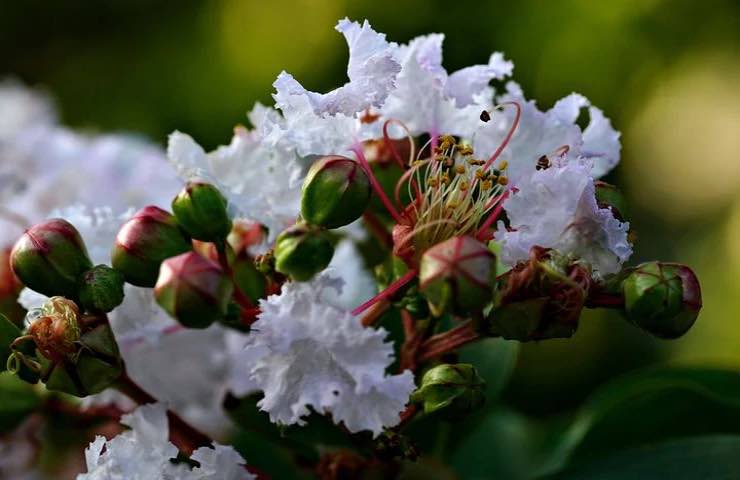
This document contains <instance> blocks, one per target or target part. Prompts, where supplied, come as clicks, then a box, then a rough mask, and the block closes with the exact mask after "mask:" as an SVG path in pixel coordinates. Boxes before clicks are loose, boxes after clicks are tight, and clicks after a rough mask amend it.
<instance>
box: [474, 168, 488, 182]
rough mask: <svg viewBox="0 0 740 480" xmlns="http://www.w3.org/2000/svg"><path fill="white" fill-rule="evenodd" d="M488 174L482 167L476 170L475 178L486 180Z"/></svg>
mask: <svg viewBox="0 0 740 480" xmlns="http://www.w3.org/2000/svg"><path fill="white" fill-rule="evenodd" d="M486 176H487V175H486V172H484V171H483V170H482V169H480V170H476V171H475V178H477V179H478V180H484V179H485V178H486Z"/></svg>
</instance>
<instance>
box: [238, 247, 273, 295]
mask: <svg viewBox="0 0 740 480" xmlns="http://www.w3.org/2000/svg"><path fill="white" fill-rule="evenodd" d="M231 269H232V271H233V277H234V284H235V287H236V288H238V289H239V292H241V293H242V294H244V295H245V296H246V297H247V298H248V299H249V301H250V302H252V303H253V304H255V305H256V304H257V302H258V301H259V299H261V298H264V297H265V292H266V288H267V278H266V277H265V275H264V274H263V273H262V272H260V271H259V270H258V269H257V267H256V266H255V264H254V261H253V260H252V259H251V258H249V257H248V256H247V255H244V254H240V255H236V257H235V258H234V262H233V263H232V265H231Z"/></svg>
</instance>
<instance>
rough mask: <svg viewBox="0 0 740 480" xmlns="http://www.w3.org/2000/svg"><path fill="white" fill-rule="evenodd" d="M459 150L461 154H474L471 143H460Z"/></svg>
mask: <svg viewBox="0 0 740 480" xmlns="http://www.w3.org/2000/svg"><path fill="white" fill-rule="evenodd" d="M457 152H458V153H459V154H460V155H472V154H473V148H472V147H471V146H470V145H459V146H458V147H457Z"/></svg>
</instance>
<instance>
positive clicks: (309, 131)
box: [269, 18, 401, 156]
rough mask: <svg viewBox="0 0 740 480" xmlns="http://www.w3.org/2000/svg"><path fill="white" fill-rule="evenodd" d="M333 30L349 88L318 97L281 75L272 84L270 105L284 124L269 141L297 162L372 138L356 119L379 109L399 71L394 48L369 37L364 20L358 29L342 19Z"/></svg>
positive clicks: (376, 35)
mask: <svg viewBox="0 0 740 480" xmlns="http://www.w3.org/2000/svg"><path fill="white" fill-rule="evenodd" d="M336 30H337V31H338V32H340V33H341V34H342V35H344V38H345V40H346V41H347V46H348V47H349V63H348V66H347V76H348V77H349V82H347V83H346V84H345V85H343V86H341V87H339V88H337V89H335V90H333V91H331V92H329V93H326V94H321V93H316V92H311V91H308V90H306V89H305V88H304V87H303V86H302V85H301V84H300V83H299V82H298V81H297V80H296V79H295V78H293V76H292V75H290V74H289V73H287V72H282V73H280V75H278V78H277V80H276V81H275V83H274V84H273V86H274V87H275V90H276V93H275V94H274V95H273V97H274V99H275V104H276V106H277V108H279V109H280V111H281V112H282V113H283V117H284V120H283V122H282V123H279V124H275V125H274V128H273V130H272V134H271V135H270V136H269V138H270V140H271V141H272V142H274V143H276V144H282V145H284V146H286V148H292V149H295V150H296V152H298V154H299V155H301V156H306V155H328V154H332V153H342V152H345V151H347V150H348V148H349V147H351V146H352V144H353V143H354V142H357V141H361V140H366V139H368V138H370V137H372V136H373V134H372V133H371V130H370V129H368V128H366V125H364V123H363V122H362V118H361V117H363V114H364V113H366V112H368V111H369V110H370V109H371V108H375V109H377V108H380V107H381V106H382V105H383V104H384V102H385V100H386V98H387V97H388V94H389V92H390V91H391V90H392V89H393V87H394V81H395V77H396V75H397V74H398V72H399V71H400V70H401V65H400V64H399V62H398V60H397V58H396V51H395V50H396V47H397V46H396V44H393V43H389V42H388V41H386V39H385V35H384V34H381V33H377V32H375V31H374V30H373V29H372V28H371V27H370V24H369V23H368V22H367V20H366V21H365V22H364V23H363V24H362V25H360V24H359V23H357V22H350V21H349V20H348V19H346V18H345V19H344V20H340V21H339V23H338V24H337V26H336Z"/></svg>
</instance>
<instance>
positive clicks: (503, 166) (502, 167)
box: [498, 160, 509, 170]
mask: <svg viewBox="0 0 740 480" xmlns="http://www.w3.org/2000/svg"><path fill="white" fill-rule="evenodd" d="M508 166H509V162H507V161H506V160H501V163H499V164H498V169H499V170H506V167H508Z"/></svg>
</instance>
